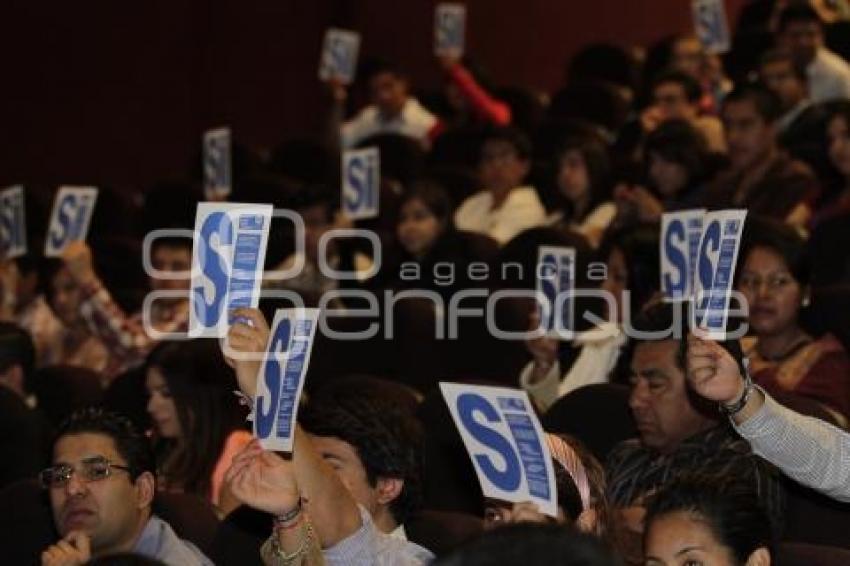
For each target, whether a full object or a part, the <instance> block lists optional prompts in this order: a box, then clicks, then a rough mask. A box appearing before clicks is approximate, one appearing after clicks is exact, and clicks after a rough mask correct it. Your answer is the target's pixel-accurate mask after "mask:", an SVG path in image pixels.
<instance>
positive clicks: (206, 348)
mask: <svg viewBox="0 0 850 566" xmlns="http://www.w3.org/2000/svg"><path fill="white" fill-rule="evenodd" d="M145 386H146V388H147V390H148V395H149V399H148V413H150V416H151V421H152V422H153V426H154V438H155V449H156V452H157V469H158V476H159V477H158V480H159V485H160V486H161V487H162V488H163V489H165V490H168V491H180V492H189V493H195V494H197V495H199V496H200V497H202V498H204V499H207V500H209V501H210V502H211V503H212V504H213V505H215V506H217V508H218V510H219V512H220V513H221V514H222V516H223V515H226V514H227V513H228V512H230V511H231V510H232V509H233V508H235V506H236V505H237V503H236V501H235V500H234V499H233V498H232V497H230V494H229V493H228V492H227V490H226V489H222V480H223V478H224V474H225V472H226V471H227V469H228V467H230V463H231V460H232V459H233V456H234V454H236V453H237V452H239V451H240V450H241V449H242V448H244V447H245V446H246V445H247V444H248V443H249V442H250V441H251V433H250V432H248V431H247V430H245V428H244V427H245V417H244V414H243V412H242V411H240V410H239V406H238V404H237V403H235V402H234V396H233V391H234V390H236V380H235V378H234V374H233V370H232V369H231V368H230V367H228V366H227V364H226V363H225V361H224V358H223V356H222V354H221V350H220V348H219V345H218V343H217V342H216V341H213V340H194V341H190V342H167V343H163V344H161V345H159V346H157V348H156V349H155V350H154V351H153V352H151V355H150V357H149V358H148V363H147V373H146V377H145Z"/></svg>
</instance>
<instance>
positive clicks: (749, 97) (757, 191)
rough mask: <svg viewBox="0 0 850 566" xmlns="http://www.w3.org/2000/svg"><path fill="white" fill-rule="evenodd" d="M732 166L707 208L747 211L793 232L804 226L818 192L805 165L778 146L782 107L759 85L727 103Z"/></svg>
mask: <svg viewBox="0 0 850 566" xmlns="http://www.w3.org/2000/svg"><path fill="white" fill-rule="evenodd" d="M722 115H723V122H724V128H725V132H726V141H727V143H728V145H729V161H730V167H729V169H728V170H726V171H724V172H722V173H721V174H720V175H719V176H718V178H717V180H716V181H715V182H714V183H713V184H712V186H711V187H710V189H709V192H708V194H707V197H706V200H707V202H706V203H705V204H706V205H707V206H708V208H712V209H722V208H746V209H748V210H749V211H750V214H758V215H761V216H769V217H771V218H775V219H777V220H780V221H783V222H786V223H787V224H790V225H791V226H794V227H795V228H802V227H805V225H806V224H807V222H808V221H809V219H810V218H811V214H812V208H813V205H814V202H815V201H816V200H817V197H818V194H819V192H820V189H819V186H818V182H817V178H816V177H815V176H814V174H813V173H812V171H811V170H810V169H809V167H808V166H806V165H805V164H804V163H802V162H800V161H796V160H794V159H792V158H791V157H789V156H788V155H787V154H786V153H785V152H783V151H782V150H781V149H780V147H779V142H778V137H777V131H776V130H777V128H776V122H777V120H778V119H779V118H780V116H781V115H782V104H781V102H780V100H779V98H778V97H777V96H776V94H774V93H773V92H772V91H770V90H768V89H767V88H766V87H764V86H761V85H744V86H740V87H738V88H736V89H735V90H733V91H732V92H731V93H729V95H728V96H727V97H726V98H725V99H724V101H723V111H722Z"/></svg>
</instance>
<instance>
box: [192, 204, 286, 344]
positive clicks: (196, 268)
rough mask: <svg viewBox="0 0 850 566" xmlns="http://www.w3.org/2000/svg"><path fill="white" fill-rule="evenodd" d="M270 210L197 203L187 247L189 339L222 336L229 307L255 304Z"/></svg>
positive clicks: (257, 206)
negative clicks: (189, 253) (189, 267)
mask: <svg viewBox="0 0 850 566" xmlns="http://www.w3.org/2000/svg"><path fill="white" fill-rule="evenodd" d="M272 208H273V207H272V205H270V204H222V203H209V202H202V203H200V204H198V212H197V215H196V216H195V233H194V240H193V243H192V244H193V246H192V290H191V308H190V313H189V315H190V316H189V336H191V337H192V338H201V337H203V338H222V337H224V336H226V335H227V329H228V326H229V324H231V323H232V322H233V321H232V319H231V317H230V311H231V309H234V308H237V307H252V308H256V307H257V304H259V301H260V284H261V280H262V274H263V268H264V264H265V258H266V246H267V244H268V239H269V228H270V224H271V218H272Z"/></svg>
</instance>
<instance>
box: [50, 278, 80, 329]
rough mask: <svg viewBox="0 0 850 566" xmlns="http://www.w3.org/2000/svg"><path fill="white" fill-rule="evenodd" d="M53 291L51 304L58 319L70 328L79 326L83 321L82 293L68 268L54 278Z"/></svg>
mask: <svg viewBox="0 0 850 566" xmlns="http://www.w3.org/2000/svg"><path fill="white" fill-rule="evenodd" d="M52 289H53V297H52V301H51V303H52V305H53V310H54V312H55V313H56V317H57V318H58V319H59V320H60V321H61V322H62V324H64V325H65V326H66V327H68V328H72V327H74V326H76V325H77V324H79V323H80V322H81V321H82V317H81V316H80V303H81V302H82V292H81V290H80V287H79V286H78V285H77V283H76V282H75V281H74V279H73V278H72V277H71V274H70V273H68V270H67V269H66V268H64V267H62V268H61V269H59V271H57V272H56V275H54V276H53V281H52Z"/></svg>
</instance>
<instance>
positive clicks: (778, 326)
mask: <svg viewBox="0 0 850 566" xmlns="http://www.w3.org/2000/svg"><path fill="white" fill-rule="evenodd" d="M738 290H739V291H741V293H743V295H744V296H745V297H746V299H747V302H748V303H749V306H750V318H749V322H750V326H751V327H752V329H753V330H754V331H755V333H756V335H757V336H772V335H775V334H779V333H781V332H783V331H785V330H787V329H788V328H790V327H792V326H793V325H795V324H796V323H797V314H798V312H799V311H800V302H801V299H802V289H801V288H800V284H799V283H798V282H797V281H796V280H795V279H794V276H793V275H792V274H791V271H790V270H789V268H788V265H786V263H785V261H784V260H783V259H782V257H781V256H780V255H779V254H778V253H776V252H775V251H773V250H771V249H769V248H764V247H757V248H754V249H753V250H752V251H751V252H750V253H749V255H748V256H747V259H746V261H745V262H744V268H743V269H742V270H741V277H740V279H739V280H738Z"/></svg>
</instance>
